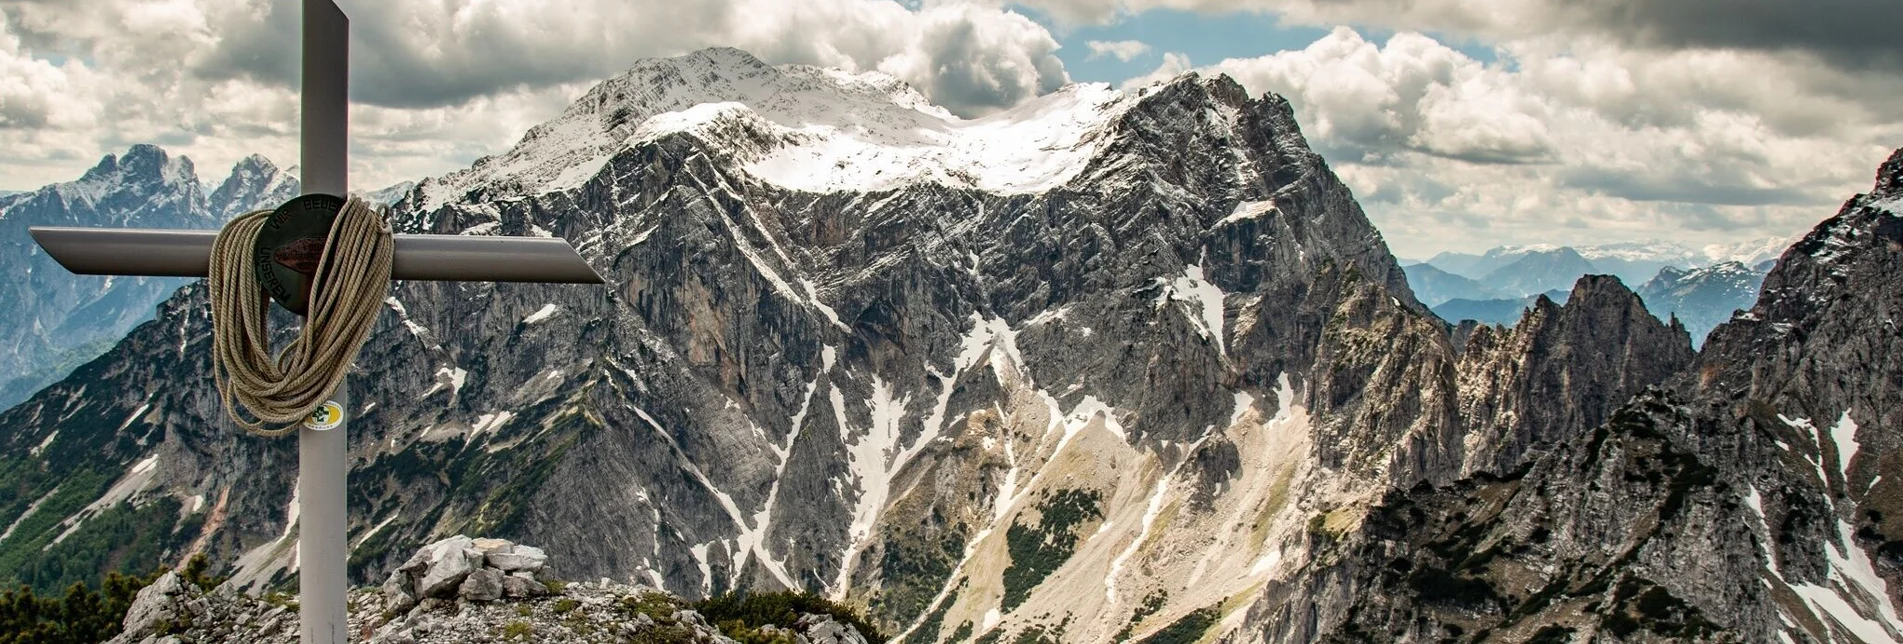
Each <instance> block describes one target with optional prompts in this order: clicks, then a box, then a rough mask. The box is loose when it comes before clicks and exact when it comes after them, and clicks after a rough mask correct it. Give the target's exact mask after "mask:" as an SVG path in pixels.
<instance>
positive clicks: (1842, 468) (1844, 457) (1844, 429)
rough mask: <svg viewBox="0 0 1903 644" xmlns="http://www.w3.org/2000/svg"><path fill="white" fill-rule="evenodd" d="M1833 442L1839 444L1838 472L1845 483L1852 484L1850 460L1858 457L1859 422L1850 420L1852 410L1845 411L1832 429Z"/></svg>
mask: <svg viewBox="0 0 1903 644" xmlns="http://www.w3.org/2000/svg"><path fill="white" fill-rule="evenodd" d="M1830 437H1831V440H1833V441H1834V442H1836V443H1837V470H1838V472H1837V473H1838V474H1841V475H1843V478H1844V482H1845V483H1848V482H1850V459H1853V458H1856V456H1857V447H1858V443H1857V421H1854V420H1851V419H1850V410H1848V409H1846V410H1844V414H1843V416H1842V417H1839V418H1838V419H1837V424H1836V425H1832V426H1831V428H1830Z"/></svg>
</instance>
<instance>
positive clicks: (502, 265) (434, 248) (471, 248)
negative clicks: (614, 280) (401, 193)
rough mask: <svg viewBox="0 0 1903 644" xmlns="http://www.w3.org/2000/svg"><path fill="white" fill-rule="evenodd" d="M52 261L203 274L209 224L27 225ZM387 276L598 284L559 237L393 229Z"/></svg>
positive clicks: (98, 269)
mask: <svg viewBox="0 0 1903 644" xmlns="http://www.w3.org/2000/svg"><path fill="white" fill-rule="evenodd" d="M30 231H31V232H32V234H33V241H36V242H39V244H40V247H41V248H44V249H46V254H47V255H50V256H52V258H53V261H56V262H59V264H60V266H64V267H66V270H68V271H72V272H73V273H76V274H79V275H145V276H154V277H204V276H205V274H206V273H207V272H208V271H209V270H210V268H211V244H212V240H214V239H217V237H218V232H217V231H213V230H142V229H133V228H32V229H30ZM393 261H394V265H393V266H392V267H391V269H390V278H391V279H399V280H418V281H446V282H547V283H564V284H601V283H603V280H602V279H601V275H600V274H597V273H596V272H595V269H593V268H591V267H589V266H588V263H587V262H584V261H582V258H581V255H579V254H577V253H576V252H575V247H573V246H570V245H569V244H568V242H567V241H566V240H562V239H557V238H551V237H491V236H481V235H396V257H395V258H394V260H393Z"/></svg>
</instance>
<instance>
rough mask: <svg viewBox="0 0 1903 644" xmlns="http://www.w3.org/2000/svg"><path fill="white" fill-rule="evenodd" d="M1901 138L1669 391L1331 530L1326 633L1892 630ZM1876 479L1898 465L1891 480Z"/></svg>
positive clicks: (1687, 635)
mask: <svg viewBox="0 0 1903 644" xmlns="http://www.w3.org/2000/svg"><path fill="white" fill-rule="evenodd" d="M1900 214H1903V150H1899V151H1898V153H1897V154H1895V155H1893V156H1892V157H1891V158H1890V159H1889V161H1888V162H1887V163H1885V164H1884V165H1883V167H1882V169H1881V171H1880V172H1879V174H1878V180H1877V184H1876V189H1875V190H1874V191H1872V192H1871V193H1869V194H1865V195H1858V196H1856V197H1854V198H1852V199H1851V200H1850V201H1849V202H1848V203H1846V204H1845V205H1844V207H1843V209H1842V210H1841V211H1839V213H1838V214H1837V215H1836V216H1835V217H1832V218H1830V219H1828V220H1825V221H1824V222H1823V223H1822V224H1819V225H1818V226H1817V228H1816V229H1814V230H1813V231H1811V232H1810V234H1808V235H1806V236H1805V237H1804V238H1802V239H1801V240H1800V241H1799V242H1798V243H1797V244H1796V245H1795V246H1793V247H1792V248H1791V249H1790V250H1789V251H1787V252H1786V253H1785V254H1784V256H1783V258H1782V259H1781V260H1780V261H1779V262H1778V264H1777V267H1776V268H1775V269H1773V270H1772V271H1771V273H1770V275H1769V276H1767V277H1766V279H1765V289H1764V291H1763V294H1762V296H1761V297H1760V298H1759V299H1758V301H1757V303H1756V304H1755V305H1754V306H1752V307H1751V308H1750V309H1749V310H1748V311H1746V312H1745V313H1744V314H1743V315H1741V316H1739V317H1737V318H1734V319H1733V320H1731V321H1730V322H1727V323H1725V324H1723V325H1720V326H1719V327H1718V329H1717V330H1715V331H1713V332H1712V334H1711V336H1710V338H1709V340H1708V341H1707V343H1706V345H1705V348H1704V350H1703V352H1702V353H1700V354H1699V355H1698V357H1697V358H1696V359H1695V360H1694V361H1693V363H1692V365H1691V367H1690V368H1689V369H1687V370H1686V371H1685V372H1684V373H1683V374H1682V375H1680V376H1677V377H1675V378H1673V379H1671V380H1670V381H1669V385H1668V386H1667V387H1665V388H1658V389H1652V390H1649V391H1647V392H1646V393H1643V394H1641V395H1640V396H1639V397H1637V398H1635V399H1634V400H1632V401H1631V402H1630V403H1627V404H1625V405H1624V406H1623V407H1621V408H1620V409H1619V410H1618V411H1617V412H1615V413H1614V414H1612V416H1611V418H1610V421H1609V422H1607V423H1604V424H1602V425H1599V426H1597V427H1595V428H1593V429H1592V430H1590V431H1585V432H1580V433H1577V434H1574V435H1572V436H1570V437H1566V438H1564V439H1562V440H1561V441H1559V442H1558V443H1557V444H1556V446H1555V447H1554V448H1553V449H1551V450H1549V451H1547V452H1546V453H1545V454H1544V455H1543V456H1540V457H1538V458H1537V459H1535V460H1534V461H1532V462H1531V464H1530V465H1529V466H1528V467H1526V468H1524V469H1523V470H1521V471H1515V472H1509V473H1506V474H1504V475H1501V476H1480V477H1475V478H1473V479H1470V480H1465V481H1461V482H1459V483H1456V484H1454V485H1450V486H1440V487H1435V486H1431V485H1421V486H1417V487H1415V488H1413V489H1411V490H1408V491H1406V492H1399V491H1397V492H1394V493H1391V494H1390V495H1389V496H1388V497H1387V498H1385V499H1384V500H1383V501H1382V503H1381V504H1379V505H1378V506H1377V507H1376V508H1375V509H1374V510H1373V511H1371V512H1370V513H1369V514H1368V517H1367V520H1366V521H1365V522H1364V523H1363V524H1362V525H1361V526H1360V527H1359V529H1358V530H1356V531H1351V532H1346V533H1342V534H1336V535H1330V536H1331V538H1333V541H1331V542H1330V543H1331V544H1333V547H1334V548H1335V549H1336V550H1335V551H1334V552H1336V553H1337V554H1336V558H1335V561H1336V564H1335V566H1334V569H1333V570H1332V571H1331V574H1330V576H1332V577H1333V579H1335V580H1336V585H1335V586H1334V587H1333V588H1334V589H1335V592H1338V593H1355V595H1354V596H1357V597H1361V598H1363V599H1361V600H1359V601H1357V602H1355V603H1354V606H1353V607H1352V608H1351V609H1349V610H1347V611H1344V612H1343V614H1342V619H1341V621H1340V622H1339V623H1337V625H1336V626H1335V627H1334V629H1333V630H1330V631H1327V636H1328V637H1329V638H1330V639H1332V640H1335V641H1349V640H1356V639H1365V638H1374V639H1382V640H1391V641H1441V640H1444V639H1445V638H1453V639H1455V640H1462V641H1465V640H1474V641H1477V640H1483V639H1487V638H1489V637H1491V638H1503V639H1505V640H1510V641H1581V639H1582V638H1583V639H1585V640H1594V641H1596V640H1600V639H1605V640H1614V641H1785V642H1803V641H1810V642H1894V641H1903V620H1899V618H1898V608H1897V606H1898V604H1899V603H1900V602H1903V597H1900V596H1899V589H1903V539H1899V536H1898V535H1899V534H1903V521H1899V520H1898V519H1897V518H1896V517H1897V516H1898V514H1897V511H1898V510H1899V509H1903V508H1899V507H1898V505H1899V501H1898V499H1900V498H1903V494H1899V488H1898V487H1896V486H1897V485H1898V483H1897V482H1896V481H1895V480H1893V479H1895V478H1896V477H1895V476H1890V477H1886V476H1884V474H1886V473H1893V472H1896V471H1898V469H1897V468H1898V466H1899V465H1903V463H1899V459H1903V453H1900V452H1899V451H1898V443H1899V434H1898V433H1897V431H1896V428H1897V427H1899V426H1903V425H1899V424H1898V423H1899V421H1903V419H1899V418H1898V417H1897V413H1898V412H1897V409H1898V407H1897V405H1898V402H1899V401H1898V396H1899V395H1903V371H1899V367H1898V366H1897V365H1896V364H1895V363H1894V361H1892V360H1887V359H1883V358H1878V357H1876V356H1888V355H1894V353H1893V352H1895V351H1897V350H1898V349H1899V348H1903V347H1899V344H1900V343H1903V333H1899V332H1898V331H1897V329H1896V328H1895V327H1896V325H1895V323H1894V319H1895V317H1896V315H1897V312H1898V311H1899V310H1903V291H1899V290H1897V289H1896V287H1897V286H1898V284H1897V283H1896V282H1897V280H1898V279H1899V274H1898V273H1897V271H1896V270H1895V267H1896V266H1897V265H1898V261H1899V260H1900V259H1903V217H1899V215H1900ZM1886 478H1887V479H1891V480H1886Z"/></svg>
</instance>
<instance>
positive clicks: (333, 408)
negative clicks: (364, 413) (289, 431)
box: [304, 400, 344, 432]
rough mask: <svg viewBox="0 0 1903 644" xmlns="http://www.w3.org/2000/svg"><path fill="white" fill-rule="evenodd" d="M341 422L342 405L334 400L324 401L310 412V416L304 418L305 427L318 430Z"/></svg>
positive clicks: (335, 425)
mask: <svg viewBox="0 0 1903 644" xmlns="http://www.w3.org/2000/svg"><path fill="white" fill-rule="evenodd" d="M342 424H344V406H343V405H339V404H337V401H335V400H326V401H324V405H323V406H322V407H318V408H317V410H316V411H313V412H311V417H310V418H306V419H304V428H305V429H315V430H317V431H320V432H321V431H324V430H326V429H333V428H336V427H337V426H338V425H342Z"/></svg>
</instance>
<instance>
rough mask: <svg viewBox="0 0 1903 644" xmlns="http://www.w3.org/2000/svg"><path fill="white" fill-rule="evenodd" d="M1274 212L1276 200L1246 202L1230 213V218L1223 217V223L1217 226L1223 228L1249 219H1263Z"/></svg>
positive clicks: (1239, 204) (1237, 205)
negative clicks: (1262, 217)
mask: <svg viewBox="0 0 1903 644" xmlns="http://www.w3.org/2000/svg"><path fill="white" fill-rule="evenodd" d="M1274 210H1275V200H1274V199H1270V200H1268V201H1244V202H1242V203H1238V204H1236V209H1235V211H1234V212H1231V213H1229V216H1227V217H1223V218H1222V221H1219V222H1216V225H1217V226H1223V225H1227V224H1231V223H1235V222H1238V221H1243V220H1247V219H1255V218H1257V217H1261V216H1263V215H1266V214H1269V213H1270V212H1273V211H1274Z"/></svg>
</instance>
